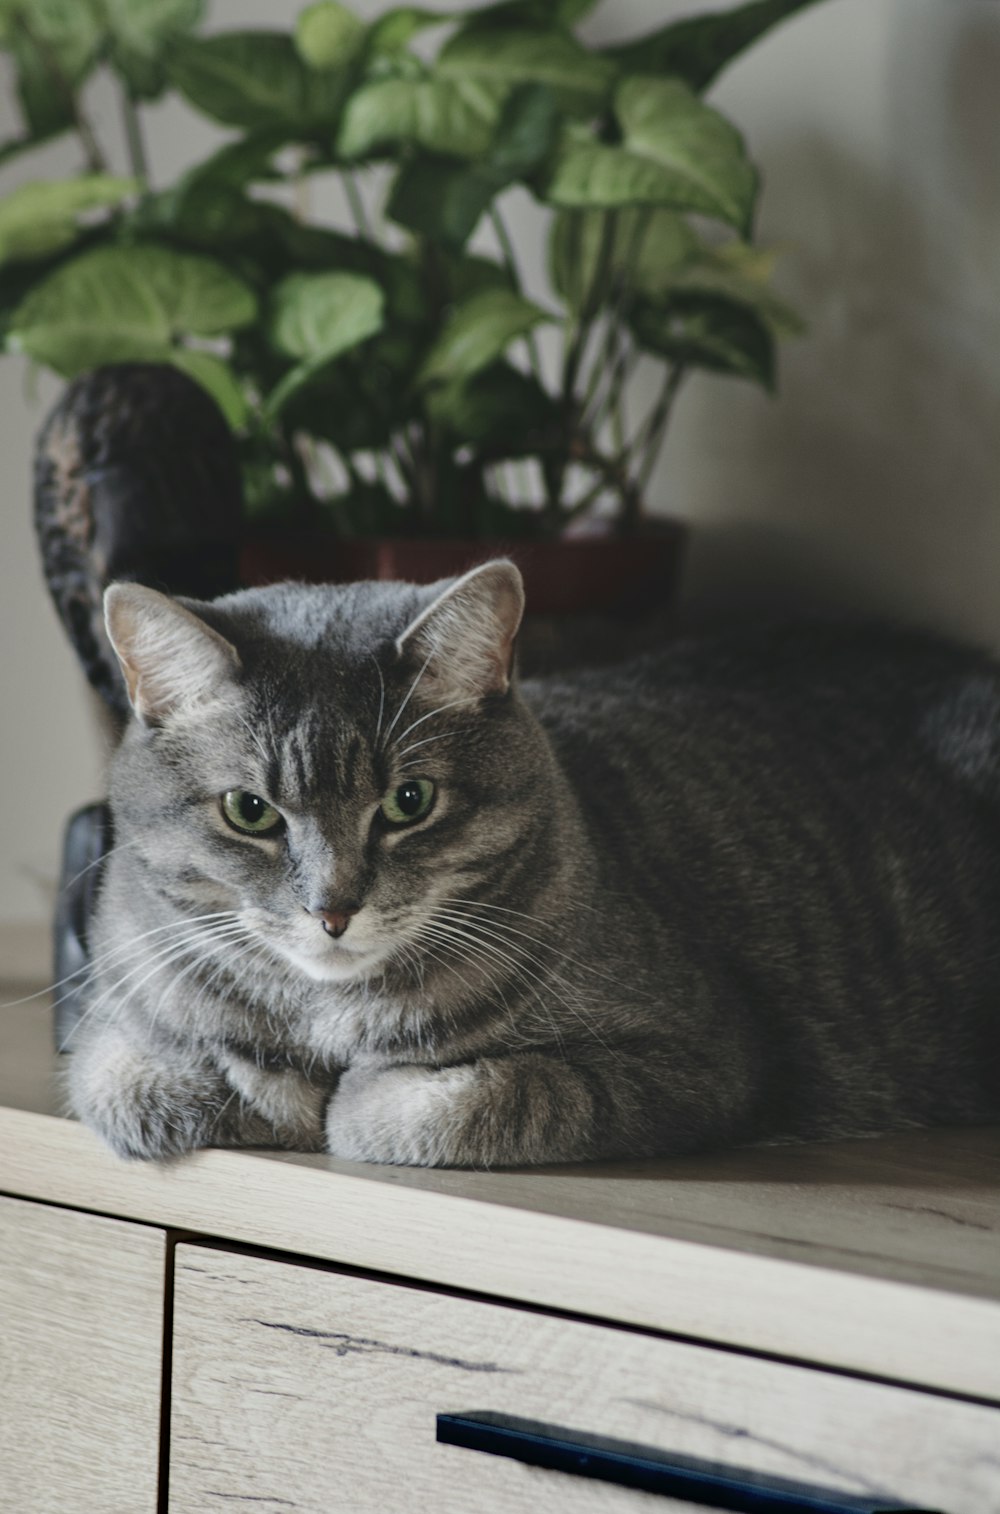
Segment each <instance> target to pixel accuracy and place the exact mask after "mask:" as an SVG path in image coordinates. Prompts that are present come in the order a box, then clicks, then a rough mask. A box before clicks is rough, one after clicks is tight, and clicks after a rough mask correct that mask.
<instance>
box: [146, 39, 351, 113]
mask: <svg viewBox="0 0 1000 1514" xmlns="http://www.w3.org/2000/svg"><path fill="white" fill-rule="evenodd" d="M166 60H167V70H168V72H169V74H170V77H171V79H172V80H173V83H174V84H175V85H176V86H177V88H178V89H179V90H180V91H181V93H182V94H183V95H185V96H186V97H187V99H188V100H190V101H191V104H192V105H196V106H197V107H198V109H199V110H202V111H204V112H205V114H206V115H208V116H212V117H213V118H214V119H215V120H216V121H222V122H224V123H225V124H226V125H228V126H242V127H244V128H245V129H247V130H250V131H253V130H255V129H257V128H261V127H263V128H267V127H281V128H283V129H284V130H285V131H286V132H287V133H289V134H290V135H293V136H294V135H295V134H303V135H309V134H315V133H316V132H318V131H321V130H323V129H324V128H326V129H329V128H330V127H331V126H332V124H333V123H334V122H335V121H336V119H337V116H338V114H339V111H340V107H341V104H342V102H343V96H344V94H345V92H346V89H347V76H346V73H345V74H341V73H337V74H331V73H329V72H322V73H320V72H317V71H316V70H315V69H311V68H309V67H308V66H307V65H306V64H305V63H304V62H303V61H302V59H301V58H300V57H299V54H298V52H297V51H296V48H295V44H294V42H293V41H292V39H291V37H289V36H287V35H286V34H285V33H284V32H266V31H255V32H251V31H245V32H235V31H234V32H219V33H217V34H216V35H214V36H211V37H198V38H195V37H184V38H178V39H177V40H175V41H174V42H172V43H171V45H170V46H169V48H168V49H167V52H166Z"/></svg>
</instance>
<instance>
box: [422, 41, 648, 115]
mask: <svg viewBox="0 0 1000 1514" xmlns="http://www.w3.org/2000/svg"><path fill="white" fill-rule="evenodd" d="M436 73H437V75H438V77H439V78H442V79H461V80H476V81H478V82H480V83H482V84H489V85H493V86H495V87H496V86H500V87H503V88H508V89H509V88H512V87H513V86H514V85H515V84H546V85H548V86H549V88H550V89H551V90H552V91H553V93H554V94H555V96H556V99H557V100H558V101H559V104H560V105H561V106H562V107H563V108H564V109H566V110H572V111H575V110H583V111H587V112H591V111H595V110H598V109H599V108H600V107H601V105H602V104H603V103H604V101H605V100H606V99H607V97H608V94H609V93H610V90H611V87H612V85H613V83H614V80H615V78H616V76H617V73H618V69H617V66H616V65H615V64H614V63H612V62H611V61H610V60H609V59H607V58H603V57H601V56H599V55H598V54H596V53H591V52H588V51H587V49H586V48H585V47H582V46H581V45H580V43H578V42H577V41H576V40H575V39H574V38H573V37H572V36H570V35H569V33H568V32H565V31H538V30H530V29H521V28H518V27H511V28H503V29H499V30H486V29H479V28H473V29H471V30H466V31H461V32H459V33H458V34H457V35H456V36H454V37H453V38H452V39H451V41H450V42H448V43H446V44H445V46H444V47H443V48H442V49H441V52H440V54H439V56H438V60H437V67H436Z"/></svg>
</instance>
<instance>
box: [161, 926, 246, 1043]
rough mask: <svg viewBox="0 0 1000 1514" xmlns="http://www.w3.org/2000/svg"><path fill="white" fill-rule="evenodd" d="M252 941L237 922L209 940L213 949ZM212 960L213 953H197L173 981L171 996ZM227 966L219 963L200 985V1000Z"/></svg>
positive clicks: (244, 928) (162, 1001)
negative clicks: (180, 985) (186, 979)
mask: <svg viewBox="0 0 1000 1514" xmlns="http://www.w3.org/2000/svg"><path fill="white" fill-rule="evenodd" d="M251 939H252V938H251V936H250V930H249V927H248V926H247V925H245V924H244V923H243V922H242V921H237V922H235V923H234V925H233V926H231V927H222V929H221V930H220V931H219V932H217V933H213V934H212V935H211V936H210V938H209V945H210V946H213V947H214V946H216V945H227V946H228V945H235V944H237V943H239V942H241V941H248V940H251ZM211 960H212V955H211V952H205V953H202V954H198V953H196V954H195V955H194V956H193V958H192V960H191V961H190V962H189V963H188V965H187V967H184V968H182V969H181V971H180V972H179V973H178V974H177V977H176V978H174V980H173V981H172V983H171V985H170V991H171V994H173V993H174V992H175V991H176V989H177V986H178V984H179V983H181V982H182V981H183V979H184V978H186V977H187V976H188V974H189V973H192V972H195V971H197V969H198V968H199V967H203V966H204V965H205V964H206V963H208V962H211ZM227 966H228V963H227V962H226V961H223V962H220V963H217V964H216V966H215V969H214V971H213V972H212V973H211V974H210V975H209V978H208V980H207V982H205V983H202V984H199V985H198V987H197V993H198V997H199V1000H200V999H202V998H204V997H205V996H207V994H208V992H209V991H210V989H211V986H212V984H213V983H214V982H215V981H216V979H218V978H219V977H220V976H221V975H222V973H224V972H225V971H226V968H227ZM164 998H165V995H161V996H160V999H159V1000H158V1001H157V1005H156V1008H155V1010H154V1011H153V1014H152V1015H151V1017H150V1028H153V1027H154V1026H155V1025H156V1022H157V1020H158V1019H159V1014H160V1010H161V1009H162V1008H163V1003H164Z"/></svg>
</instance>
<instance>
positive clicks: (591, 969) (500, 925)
mask: <svg viewBox="0 0 1000 1514" xmlns="http://www.w3.org/2000/svg"><path fill="white" fill-rule="evenodd" d="M441 902H442V903H443V904H463V905H465V906H469V905H472V906H473V907H475V908H479V907H482V908H484V909H496V910H500V911H501V912H502V913H503V914H510V915H520V916H522V917H523V918H524V919H525V920H535V922H536V924H539V925H545V924H547V922H546V921H543V920H538V919H537V917H536V916H534V915H525V914H524V912H523V911H522V910H508V909H504V907H503V905H499V904H497V905H487V904H482V905H480V901H479V900H472V899H447V898H446V899H443V900H442V901H441ZM462 918H463V919H471V920H475V918H476V917H475V916H471V917H470V916H468V915H463V916H462ZM483 923H484V924H485V923H486V922H483ZM488 923H489V924H490V925H491V926H493V927H494V928H495V929H497V930H504V931H507V932H509V933H511V934H513V935H516V936H523V937H524V939H525V940H526V941H533V942H534V943H535V945H536V946H541V947H544V948H545V950H546V951H549V952H551V953H552V954H553V955H554V956H556V957H561V958H562V959H563V961H564V962H569V963H571V964H572V965H573V967H578V968H580V970H581V971H582V972H585V973H589V974H590V975H591V976H593V977H595V978H603V979H604V981H605V982H606V983H612V984H614V986H615V988H616V989H617V990H619V991H620V990H621V988H622V987H624V986H626V985H623V984H622V982H621V979H620V978H613V977H612V976H611V975H610V974H609V973H603V972H601V970H600V968H599V967H595V966H594V965H593V963H592V962H581V961H580V959H579V957H573V956H571V955H570V954H569V952H564V951H563V950H562V949H561V948H560V947H558V946H553V945H552V944H551V942H549V941H543V940H542V939H541V937H540V936H532V935H531V934H530V933H529V932H528V931H525V930H521V929H519V928H518V927H517V926H515V925H510V924H508V923H507V922H506V921H504V920H490V921H489V922H488ZM635 992H636V993H638V992H639V990H635ZM643 997H648V995H645V994H644V995H643Z"/></svg>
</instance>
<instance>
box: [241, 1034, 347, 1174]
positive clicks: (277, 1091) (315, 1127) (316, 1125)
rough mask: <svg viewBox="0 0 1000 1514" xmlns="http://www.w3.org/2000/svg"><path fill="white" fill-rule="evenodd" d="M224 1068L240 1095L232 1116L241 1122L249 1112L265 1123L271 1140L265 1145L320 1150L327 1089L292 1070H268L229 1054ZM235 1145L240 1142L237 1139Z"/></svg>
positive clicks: (296, 1149)
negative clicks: (238, 1104)
mask: <svg viewBox="0 0 1000 1514" xmlns="http://www.w3.org/2000/svg"><path fill="white" fill-rule="evenodd" d="M224 1066H225V1072H226V1076H227V1078H228V1079H229V1081H230V1083H231V1084H232V1085H233V1087H234V1089H236V1091H237V1092H238V1093H239V1095H240V1108H239V1109H238V1110H236V1111H235V1113H236V1115H237V1116H239V1117H241V1118H242V1119H244V1120H245V1117H246V1114H247V1113H249V1112H251V1111H252V1112H254V1113H255V1114H257V1115H258V1116H259V1117H261V1118H262V1119H264V1120H266V1122H267V1125H268V1127H269V1130H270V1132H271V1137H270V1139H269V1140H268V1141H267V1142H266V1143H265V1144H267V1145H269V1146H273V1145H278V1146H282V1147H285V1148H286V1149H287V1150H289V1151H323V1150H324V1141H323V1116H324V1113H325V1109H326V1102H327V1099H328V1098H329V1094H330V1090H329V1087H328V1086H327V1087H324V1086H322V1085H320V1084H317V1083H311V1082H310V1081H309V1079H308V1078H306V1077H305V1076H304V1075H303V1074H302V1073H300V1072H297V1071H296V1070H295V1069H294V1068H291V1067H285V1068H280V1069H278V1070H277V1071H272V1070H271V1069H269V1068H266V1067H258V1066H257V1065H256V1064H255V1063H253V1062H250V1061H249V1060H248V1059H247V1058H246V1057H239V1056H236V1055H234V1054H233V1053H229V1054H227V1055H226V1056H225V1058H224ZM230 1107H232V1106H230ZM227 1113H228V1111H227ZM237 1134H239V1132H237ZM236 1144H243V1142H240V1141H239V1140H237V1143H236Z"/></svg>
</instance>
